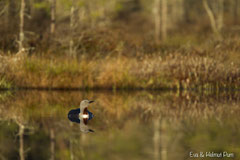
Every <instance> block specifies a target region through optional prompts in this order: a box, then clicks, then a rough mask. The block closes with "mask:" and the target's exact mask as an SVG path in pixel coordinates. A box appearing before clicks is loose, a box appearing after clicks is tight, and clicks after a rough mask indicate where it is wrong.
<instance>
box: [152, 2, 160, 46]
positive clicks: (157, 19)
mask: <svg viewBox="0 0 240 160" xmlns="http://www.w3.org/2000/svg"><path fill="white" fill-rule="evenodd" d="M159 7H160V0H154V6H153V14H154V23H155V42H156V43H158V42H159V38H160V13H159Z"/></svg>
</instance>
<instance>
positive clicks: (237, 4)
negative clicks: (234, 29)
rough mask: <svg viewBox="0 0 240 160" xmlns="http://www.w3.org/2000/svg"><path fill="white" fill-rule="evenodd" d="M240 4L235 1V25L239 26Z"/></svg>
mask: <svg viewBox="0 0 240 160" xmlns="http://www.w3.org/2000/svg"><path fill="white" fill-rule="evenodd" d="M239 4H240V3H239V2H238V0H235V3H234V23H235V24H237V23H238V20H239V18H238V14H239Z"/></svg>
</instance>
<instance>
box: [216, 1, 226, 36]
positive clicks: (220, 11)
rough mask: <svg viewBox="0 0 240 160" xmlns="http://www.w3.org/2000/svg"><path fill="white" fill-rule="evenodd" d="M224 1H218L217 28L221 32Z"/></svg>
mask: <svg viewBox="0 0 240 160" xmlns="http://www.w3.org/2000/svg"><path fill="white" fill-rule="evenodd" d="M223 3H224V0H218V13H217V14H218V15H217V28H218V31H219V32H221V30H222V28H223V14H224V7H223V6H224V4H223Z"/></svg>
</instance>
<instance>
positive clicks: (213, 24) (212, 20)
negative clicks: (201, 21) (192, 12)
mask: <svg viewBox="0 0 240 160" xmlns="http://www.w3.org/2000/svg"><path fill="white" fill-rule="evenodd" d="M203 6H204V8H205V10H206V12H207V14H208V17H209V20H210V24H211V28H212V30H213V32H214V33H215V35H216V36H217V38H221V35H220V32H219V27H218V23H219V22H216V19H215V17H214V13H213V11H212V10H211V9H210V7H209V5H208V2H207V0H203ZM220 22H221V21H220Z"/></svg>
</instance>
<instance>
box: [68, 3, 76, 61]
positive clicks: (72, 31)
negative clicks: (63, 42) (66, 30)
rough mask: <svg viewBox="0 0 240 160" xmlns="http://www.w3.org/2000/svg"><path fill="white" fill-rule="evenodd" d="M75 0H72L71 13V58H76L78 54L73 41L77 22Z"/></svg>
mask: <svg viewBox="0 0 240 160" xmlns="http://www.w3.org/2000/svg"><path fill="white" fill-rule="evenodd" d="M74 2H75V0H72V7H71V13H70V32H71V39H70V43H69V54H70V56H71V57H74V58H75V57H76V52H75V49H74V41H73V36H74V28H75V26H74V21H75V15H74V14H75V13H74V11H75V7H74V5H75V3H74Z"/></svg>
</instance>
